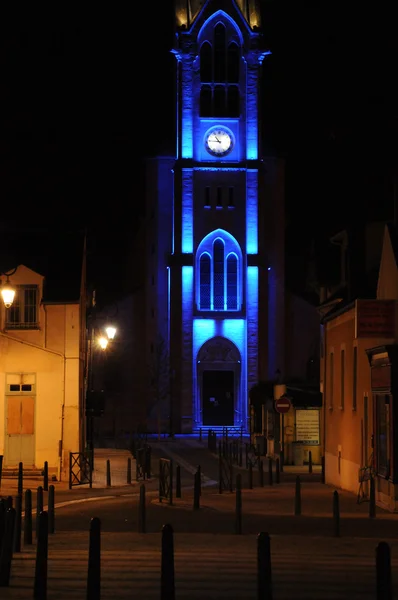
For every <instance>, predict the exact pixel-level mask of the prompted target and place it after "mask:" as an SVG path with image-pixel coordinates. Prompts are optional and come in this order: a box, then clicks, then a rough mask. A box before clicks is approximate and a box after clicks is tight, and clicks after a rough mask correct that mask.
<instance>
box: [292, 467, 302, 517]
mask: <svg viewBox="0 0 398 600" xmlns="http://www.w3.org/2000/svg"><path fill="white" fill-rule="evenodd" d="M294 514H295V515H296V516H300V515H301V481H300V476H299V475H297V477H296V488H295V494H294Z"/></svg>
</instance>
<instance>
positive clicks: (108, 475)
mask: <svg viewBox="0 0 398 600" xmlns="http://www.w3.org/2000/svg"><path fill="white" fill-rule="evenodd" d="M106 487H111V461H110V460H109V458H107V459H106Z"/></svg>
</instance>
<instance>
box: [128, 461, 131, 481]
mask: <svg viewBox="0 0 398 600" xmlns="http://www.w3.org/2000/svg"><path fill="white" fill-rule="evenodd" d="M127 484H128V485H129V484H131V458H128V459H127Z"/></svg>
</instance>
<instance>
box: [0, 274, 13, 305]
mask: <svg viewBox="0 0 398 600" xmlns="http://www.w3.org/2000/svg"><path fill="white" fill-rule="evenodd" d="M16 270H17V267H15V269H12V270H11V271H7V272H5V273H3V272H1V273H0V275H4V276H5V277H7V279H6V282H5V283H3V285H2V286H1V297H2V298H3V302H4V306H5V307H6V308H10V307H11V306H12V303H13V302H14V297H15V287H13V286H12V285H11V283H10V276H11V275H14V273H15V272H16Z"/></svg>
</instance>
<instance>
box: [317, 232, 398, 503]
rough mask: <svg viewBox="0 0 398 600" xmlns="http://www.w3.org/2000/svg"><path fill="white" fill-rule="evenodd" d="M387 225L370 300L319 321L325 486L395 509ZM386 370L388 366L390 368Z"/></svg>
mask: <svg viewBox="0 0 398 600" xmlns="http://www.w3.org/2000/svg"><path fill="white" fill-rule="evenodd" d="M397 239H398V238H397V235H396V232H395V228H394V227H392V226H391V225H386V227H385V232H384V240H383V247H382V253H381V260H380V268H379V274H378V281H377V289H375V295H374V297H373V298H366V299H356V300H354V301H351V302H346V303H345V302H343V301H341V302H337V303H336V304H335V306H334V307H333V308H332V309H330V310H329V311H328V312H327V313H326V315H324V317H323V319H322V330H323V339H322V359H321V373H320V377H321V391H322V393H323V428H322V431H323V440H322V445H323V449H324V455H325V478H326V483H330V484H332V485H335V486H337V487H341V488H343V489H346V490H349V491H352V492H354V493H360V494H364V495H366V494H367V493H368V489H367V485H368V484H367V483H366V481H364V482H363V483H362V485H361V479H365V480H367V479H368V478H369V477H374V478H375V484H376V485H375V487H376V501H377V503H378V504H380V505H382V506H386V507H387V508H390V509H392V510H396V507H397V500H396V496H398V494H397V491H396V484H397V482H396V479H397V474H396V471H397V461H396V460H395V461H394V457H395V454H396V450H395V443H394V440H395V417H393V415H394V414H395V413H394V410H393V407H394V384H393V377H392V373H394V372H395V369H396V364H395V363H394V361H395V356H396V351H395V348H396V346H395V342H396V336H397V329H396V326H397V322H398V321H397V318H396V316H397V315H396V312H397V299H398V267H397V264H398V263H397V257H398V254H397V253H396V247H397V246H396V241H397ZM386 367H387V368H386Z"/></svg>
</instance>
